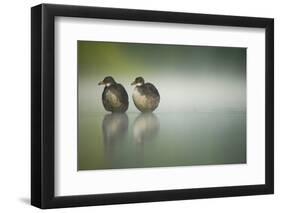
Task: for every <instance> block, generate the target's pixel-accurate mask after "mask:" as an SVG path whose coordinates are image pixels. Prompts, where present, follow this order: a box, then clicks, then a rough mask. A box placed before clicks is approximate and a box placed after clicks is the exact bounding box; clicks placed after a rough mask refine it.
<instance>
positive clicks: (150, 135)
mask: <svg viewBox="0 0 281 213" xmlns="http://www.w3.org/2000/svg"><path fill="white" fill-rule="evenodd" d="M159 128H160V123H159V121H158V118H157V116H156V115H155V114H153V113H149V112H148V113H142V114H140V115H139V116H138V117H137V118H136V119H135V122H134V126H133V137H134V142H135V143H137V144H140V143H141V144H143V143H147V142H150V141H152V140H153V139H155V138H156V136H157V135H158V132H159Z"/></svg>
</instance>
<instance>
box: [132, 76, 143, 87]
mask: <svg viewBox="0 0 281 213" xmlns="http://www.w3.org/2000/svg"><path fill="white" fill-rule="evenodd" d="M143 84H144V79H143V77H137V78H136V79H135V81H134V82H132V83H131V85H137V86H141V85H143Z"/></svg>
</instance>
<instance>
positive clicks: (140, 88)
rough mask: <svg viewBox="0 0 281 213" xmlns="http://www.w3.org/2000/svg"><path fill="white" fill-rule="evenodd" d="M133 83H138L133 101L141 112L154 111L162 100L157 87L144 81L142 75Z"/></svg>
mask: <svg viewBox="0 0 281 213" xmlns="http://www.w3.org/2000/svg"><path fill="white" fill-rule="evenodd" d="M132 85H136V87H135V89H134V92H133V101H134V104H135V106H136V107H137V109H138V110H140V111H141V112H152V111H154V110H155V109H156V108H157V107H158V105H159V102H160V94H159V92H158V90H157V89H156V87H155V86H154V85H153V84H151V83H144V79H143V78H142V77H138V78H136V80H135V81H134V82H133V83H132Z"/></svg>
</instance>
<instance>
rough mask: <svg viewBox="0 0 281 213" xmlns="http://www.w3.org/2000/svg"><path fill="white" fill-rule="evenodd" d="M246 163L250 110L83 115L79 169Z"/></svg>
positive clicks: (80, 127)
mask: <svg viewBox="0 0 281 213" xmlns="http://www.w3.org/2000/svg"><path fill="white" fill-rule="evenodd" d="M238 163H246V113H245V112H224V113H214V112H212V113H211V112H188V113H149V114H141V113H126V114H110V113H109V114H107V113H104V114H103V113H96V114H95V113H94V114H91V115H89V113H88V114H87V113H85V115H83V114H82V113H81V114H80V117H79V141H78V170H94V169H120V168H143V167H167V166H191V165H213V164H238Z"/></svg>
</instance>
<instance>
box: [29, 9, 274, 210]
mask: <svg viewBox="0 0 281 213" xmlns="http://www.w3.org/2000/svg"><path fill="white" fill-rule="evenodd" d="M58 16H63V17H80V18H101V19H116V20H131V21H146V22H162V23H183V24H200V25H218V26H237V27H251V28H264V29H265V32H266V41H265V43H266V48H265V51H266V52H265V61H266V64H265V85H266V97H265V100H266V118H265V126H266V128H265V132H266V135H265V184H261V185H246V186H229V187H228V186H226V187H213V188H198V189H177V190H162V191H145V192H129V193H113V194H93V195H78V196H76V195H75V196H60V197H56V196H55V195H54V189H55V188H54V187H55V182H54V178H55V170H54V166H55V165H54V163H55V161H54V157H55V156H54V149H55V146H54V143H55V141H54V140H55V137H54V136H55V125H54V124H55V123H54V122H55V107H54V106H55V85H54V82H55V81H54V78H55V75H54V72H55V69H54V50H55V48H54V45H55V44H54V21H55V17H58ZM273 192H274V20H273V19H271V18H256V17H241V16H225V15H208V14H194V13H178V12H164V11H148V10H132V9H113V8H102V7H86V6H67V5H53V4H41V5H38V6H35V7H32V8H31V204H32V205H34V206H37V207H39V208H42V209H46V208H60V207H76V206H90V205H105V204H121V203H138V202H153V201H168V200H182V199H197V198H216V197H228V196H245V195H260V194H272V193H273Z"/></svg>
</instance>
